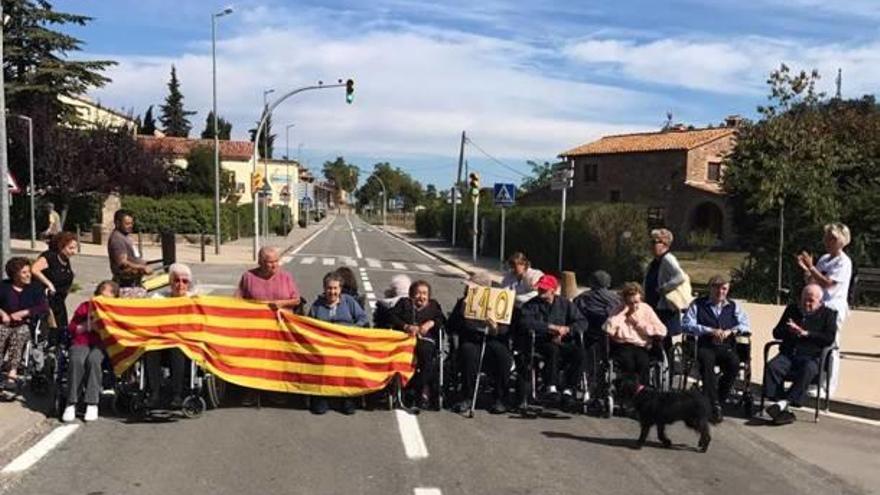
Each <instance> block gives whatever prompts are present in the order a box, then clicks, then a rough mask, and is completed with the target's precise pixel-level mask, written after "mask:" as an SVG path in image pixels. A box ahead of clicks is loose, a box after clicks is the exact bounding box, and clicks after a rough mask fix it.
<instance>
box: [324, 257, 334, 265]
mask: <svg viewBox="0 0 880 495" xmlns="http://www.w3.org/2000/svg"><path fill="white" fill-rule="evenodd" d="M321 263H322V264H323V265H324V266H329V265H335V264H336V258H324V259H323V260H321Z"/></svg>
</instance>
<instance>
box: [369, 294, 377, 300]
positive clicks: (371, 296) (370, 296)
mask: <svg viewBox="0 0 880 495" xmlns="http://www.w3.org/2000/svg"><path fill="white" fill-rule="evenodd" d="M367 299H370V300H373V299H376V294H373V293H372V292H367Z"/></svg>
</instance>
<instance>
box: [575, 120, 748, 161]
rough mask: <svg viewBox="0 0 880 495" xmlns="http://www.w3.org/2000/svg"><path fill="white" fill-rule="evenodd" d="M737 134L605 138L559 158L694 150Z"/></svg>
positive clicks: (683, 133) (724, 131)
mask: <svg viewBox="0 0 880 495" xmlns="http://www.w3.org/2000/svg"><path fill="white" fill-rule="evenodd" d="M734 132H736V130H735V129H733V128H730V127H719V128H716V129H695V130H691V131H687V130H685V131H679V130H669V131H663V132H646V133H637V134H620V135H615V136H605V137H603V138H602V139H600V140H598V141H593V142H591V143H587V144H584V145H581V146H578V147H577V148H573V149H570V150H568V151H565V152H563V153H561V154H560V155H559V156H563V157H566V156H579V155H607V154H614V153H640V152H646V151H673V150H685V151H686V150H691V149H694V148H696V147H698V146H702V145H704V144H706V143H709V142H711V141H714V140H716V139H719V138H722V137H725V136H729V135H731V134H733V133H734Z"/></svg>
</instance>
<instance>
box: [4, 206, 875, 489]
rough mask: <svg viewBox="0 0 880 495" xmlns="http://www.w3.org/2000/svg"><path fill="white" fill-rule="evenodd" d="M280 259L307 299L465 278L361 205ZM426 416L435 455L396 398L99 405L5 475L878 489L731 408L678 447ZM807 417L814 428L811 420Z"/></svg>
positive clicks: (306, 483)
mask: <svg viewBox="0 0 880 495" xmlns="http://www.w3.org/2000/svg"><path fill="white" fill-rule="evenodd" d="M349 222H351V223H349ZM353 236H354V238H356V239H357V242H355V241H354V239H353ZM285 259H286V260H287V264H286V268H287V269H288V270H290V271H291V272H292V273H293V274H294V275H295V277H296V278H297V280H298V282H299V284H300V286H301V289H302V291H303V293H304V294H307V295H308V296H309V298H310V299H311V298H313V297H314V295H316V294H317V293H318V292H319V291H320V285H321V277H322V276H323V275H324V273H326V272H327V271H329V270H331V269H334V268H335V267H338V266H340V265H341V264H351V265H354V267H355V269H356V271H359V270H360V268H364V269H365V271H364V272H363V273H364V274H365V278H366V280H368V281H369V283H370V285H371V286H372V288H373V291H371V292H372V293H375V295H376V296H379V297H381V294H380V293H381V292H382V290H383V289H384V287H385V286H386V285H387V284H388V281H389V279H390V277H391V276H392V275H393V274H395V273H399V272H405V273H408V274H409V275H410V276H411V277H413V278H414V279H415V278H424V279H426V280H428V281H429V282H430V283H431V284H432V285H433V287H434V294H435V297H436V298H437V299H438V300H439V301H440V303H441V305H442V306H443V307H444V308H445V309H447V310H448V309H451V306H452V304H453V303H454V300H455V298H456V297H458V296H459V295H460V294H461V292H462V283H461V277H462V274H461V273H460V272H457V271H456V270H454V269H451V268H449V267H446V266H445V265H443V264H442V263H440V262H439V261H438V260H435V259H432V258H430V257H428V256H426V255H425V254H423V253H421V252H419V251H417V250H415V249H414V248H412V247H410V246H409V245H407V244H404V243H403V242H401V241H398V240H396V239H394V238H392V237H390V236H388V235H387V234H385V233H383V232H381V231H378V230H376V229H375V228H373V227H371V226H368V225H366V224H364V223H363V222H361V221H360V220H358V219H356V218H355V217H350V218H346V217H344V216H343V217H339V218H337V219H336V220H335V221H334V222H333V223H332V224H330V225H329V226H328V228H327V229H326V230H325V231H323V232H322V233H321V234H319V235H318V236H317V237H316V238H314V239H313V240H312V241H311V242H309V243H308V244H306V245H305V246H303V247H302V248H301V249H300V250H299V251H298V252H296V253H295V254H293V255H292V256H290V255H289V256H287V257H285ZM210 278H211V279H212V280H211V283H212V284H214V285H216V286H217V289H216V290H214V291H213V292H215V293H228V292H229V290H230V289H229V287H231V286H233V285H234V284H235V282H236V281H237V278H238V273H232V271H231V270H228V269H227V278H226V280H221V279H220V276H219V274H216V273H215V274H212V275H211V277H210ZM224 285H225V287H223V286H224ZM368 288H369V286H368ZM368 292H369V291H368ZM404 419H409V420H412V419H413V418H404ZM416 420H417V424H418V429H417V430H419V431H420V433H421V436H422V439H423V441H424V449H425V451H426V452H422V454H425V453H426V454H427V457H422V458H417V459H413V458H410V457H412V454H411V453H410V451H409V450H407V448H405V443H404V442H405V441H412V438H413V435H416V436H417V434H414V433H413V429H412V426H411V425H410V426H406V424H409V423H410V422H408V421H404V422H403V423H401V420H400V418H399V414H398V413H393V412H388V411H359V412H358V413H357V414H356V415H354V416H352V417H347V416H343V415H341V414H338V413H335V412H331V413H328V414H327V415H324V416H319V417H316V416H312V415H311V414H309V412H308V411H305V410H300V409H293V408H286V407H263V408H261V409H259V410H257V409H254V408H243V407H234V408H225V409H220V410H216V411H209V412H207V413H206V414H205V415H204V416H202V417H201V418H198V419H191V420H184V419H180V420H173V421H167V422H149V423H129V422H127V421H126V420H125V419H122V418H102V419H101V420H100V421H98V422H97V423H94V424H89V425H85V426H82V427H80V428H79V429H78V430H77V431H76V432H74V434H73V435H72V436H71V437H70V438H69V439H68V440H67V441H66V442H64V443H63V444H61V446H60V447H58V448H56V449H55V450H54V451H52V452H51V453H50V454H49V455H48V456H47V457H46V458H44V459H43V460H42V461H40V462H39V463H38V464H36V465H35V466H33V467H32V468H30V469H29V470H28V471H26V472H25V473H24V474H21V475H15V476H10V475H6V478H5V481H6V490H7V492H8V493H20V494H39V495H49V494H56V493H57V494H64V495H69V494H95V495H96V494H116V493H128V494H166V493H213V494H227V493H229V494H233V493H234V494H239V493H302V494H382V495H385V494H413V493H416V494H419V493H421V494H428V493H444V494H483V493H505V494H506V493H510V494H526V493H535V494H539V493H540V494H568V493H571V494H583V493H712V494H721V493H737V494H750V493H755V494H758V493H761V494H764V493H774V494H783V493H797V494H813V493H815V494H833V493H859V492H860V490H861V491H862V492H867V491H870V489H871V488H866V487H865V486H864V485H862V486H861V488H858V487H857V486H856V485H857V484H856V483H852V482H851V481H845V480H843V479H841V478H838V477H835V476H834V475H832V474H830V473H829V472H828V471H825V470H823V469H822V468H820V467H818V466H817V465H816V464H814V463H811V462H808V461H807V460H804V459H803V458H801V457H798V456H795V455H793V454H792V453H790V452H789V451H788V450H785V449H784V448H782V447H780V446H779V445H777V444H776V443H774V442H771V441H769V440H767V439H766V436H762V435H759V434H757V433H755V431H754V429H753V427H749V426H745V425H743V424H742V422H738V421H733V420H728V421H725V423H724V424H722V425H720V426H719V427H717V428H715V429H714V430H713V435H714V441H713V443H712V445H711V448H710V450H709V452H708V453H706V454H700V453H697V452H696V451H695V449H694V447H695V445H696V440H697V439H696V435H695V434H694V433H693V432H691V431H689V430H685V429H684V428H683V427H680V426H676V427H673V428H672V429H671V430H670V431H669V435H670V437H671V438H672V440H673V442H676V447H675V448H674V449H672V450H666V449H662V448H659V447H658V444H657V443H651V444H649V445H648V446H647V447H646V448H644V449H642V450H640V451H637V450H634V449H632V444H633V443H634V439H635V438H636V436H637V434H638V426H637V424H636V423H635V422H634V421H631V420H627V419H624V418H613V419H596V418H590V417H585V416H570V415H565V414H560V415H556V416H548V417H540V418H538V419H521V418H519V417H516V416H513V415H510V416H507V417H504V416H502V417H496V416H490V415H488V414H486V413H485V412H482V411H478V413H477V415H476V417H475V418H474V419H465V418H463V417H461V416H459V415H456V414H452V413H450V412H423V413H422V414H421V415H419V416H417V417H416ZM404 423H406V424H404ZM796 426H798V427H800V428H801V430H800V431H801V432H806V433H805V434H809V428H812V427H813V425H800V424H798V425H796ZM815 428H823V429H824V430H823V431H825V432H826V433H827V431H828V429H829V428H832V429H833V428H839V429H841V430H846V431H848V432H849V434H851V435H852V436H853V437H854V438H862V439H866V440H865V444H866V445H865V446H864V447H860V448H864V449H865V450H866V452H865V453H864V455H876V454H875V453H873V452H872V451H871V447H870V445H875V446H876V442H873V441H869V439H870V438H872V437H873V438H875V439H876V438H877V429H876V428H875V427H870V426H864V425H850V424H847V423H845V422H843V421H837V420H833V419H829V420H827V421H825V420H823V423H820V425H815ZM860 428H861V429H860ZM832 431H833V430H832ZM856 454H858V452H856ZM828 455H834V452H833V451H832V450H829V451H828ZM429 488H435V489H437V490H439V491H430V490H426V489H429ZM873 489H877V487H876V486H874V488H873Z"/></svg>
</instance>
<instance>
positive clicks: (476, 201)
mask: <svg viewBox="0 0 880 495" xmlns="http://www.w3.org/2000/svg"><path fill="white" fill-rule="evenodd" d="M479 210H480V197H479V196H474V246H473V259H474V264H475V265H476V264H477V240H478V238H479V233H480V231H479V227H478V226H477V222H479V215H478V212H479Z"/></svg>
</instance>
